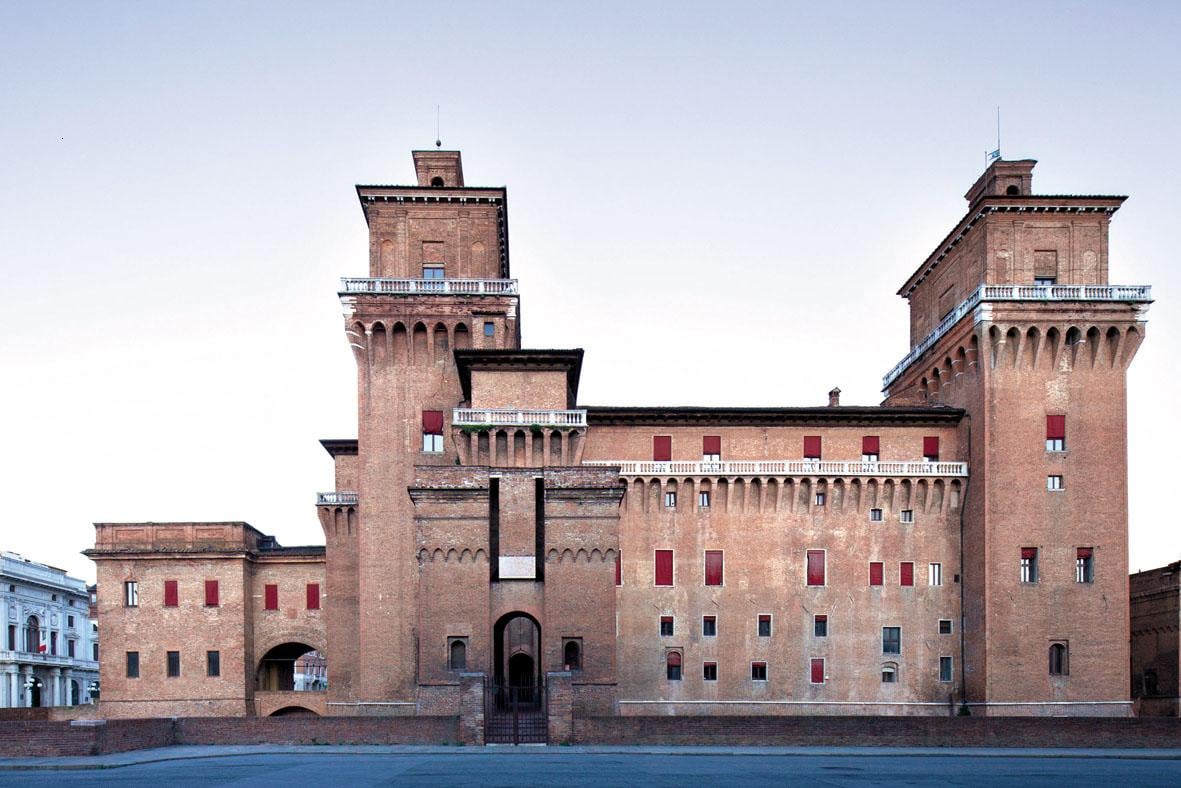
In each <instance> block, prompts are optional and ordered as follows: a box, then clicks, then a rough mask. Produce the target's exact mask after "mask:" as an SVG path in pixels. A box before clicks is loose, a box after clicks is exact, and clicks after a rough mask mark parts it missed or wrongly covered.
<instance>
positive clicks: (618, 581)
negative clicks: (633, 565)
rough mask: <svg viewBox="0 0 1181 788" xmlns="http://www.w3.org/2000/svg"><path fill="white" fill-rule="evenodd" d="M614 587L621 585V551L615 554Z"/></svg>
mask: <svg viewBox="0 0 1181 788" xmlns="http://www.w3.org/2000/svg"><path fill="white" fill-rule="evenodd" d="M615 585H617V586H621V585H623V551H620V552H618V553H616V554H615Z"/></svg>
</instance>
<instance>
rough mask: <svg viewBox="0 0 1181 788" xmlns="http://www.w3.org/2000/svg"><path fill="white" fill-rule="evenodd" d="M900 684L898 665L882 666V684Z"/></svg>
mask: <svg viewBox="0 0 1181 788" xmlns="http://www.w3.org/2000/svg"><path fill="white" fill-rule="evenodd" d="M897 682H898V663H897V662H887V663H885V664H883V665H882V683H883V684H895V683H897Z"/></svg>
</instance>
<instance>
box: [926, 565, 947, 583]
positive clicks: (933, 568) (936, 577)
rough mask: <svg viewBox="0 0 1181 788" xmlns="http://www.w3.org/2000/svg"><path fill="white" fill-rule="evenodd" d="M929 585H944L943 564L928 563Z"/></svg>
mask: <svg viewBox="0 0 1181 788" xmlns="http://www.w3.org/2000/svg"><path fill="white" fill-rule="evenodd" d="M927 585H929V586H941V585H943V564H927Z"/></svg>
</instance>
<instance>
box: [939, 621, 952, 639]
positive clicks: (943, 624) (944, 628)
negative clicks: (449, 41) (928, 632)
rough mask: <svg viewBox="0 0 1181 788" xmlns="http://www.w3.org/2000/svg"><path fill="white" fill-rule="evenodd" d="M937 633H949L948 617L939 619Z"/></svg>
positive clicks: (949, 622)
mask: <svg viewBox="0 0 1181 788" xmlns="http://www.w3.org/2000/svg"><path fill="white" fill-rule="evenodd" d="M939 634H940V635H950V634H951V619H950V618H941V619H939Z"/></svg>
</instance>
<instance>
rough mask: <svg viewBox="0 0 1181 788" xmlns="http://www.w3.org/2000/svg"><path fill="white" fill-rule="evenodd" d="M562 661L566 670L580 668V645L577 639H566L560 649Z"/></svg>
mask: <svg viewBox="0 0 1181 788" xmlns="http://www.w3.org/2000/svg"><path fill="white" fill-rule="evenodd" d="M562 661H563V662H564V663H565V664H566V670H582V647H581V646H580V645H579V643H578V641H577V640H567V641H566V646H565V648H563V649H562Z"/></svg>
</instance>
